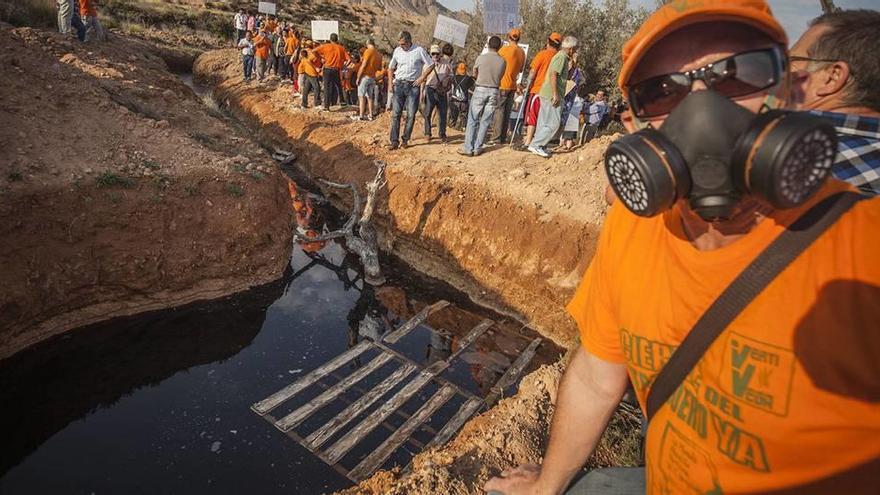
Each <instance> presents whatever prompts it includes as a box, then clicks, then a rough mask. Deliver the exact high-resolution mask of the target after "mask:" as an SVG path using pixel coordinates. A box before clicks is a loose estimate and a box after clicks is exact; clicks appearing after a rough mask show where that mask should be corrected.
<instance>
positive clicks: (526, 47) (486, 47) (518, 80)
mask: <svg viewBox="0 0 880 495" xmlns="http://www.w3.org/2000/svg"><path fill="white" fill-rule="evenodd" d="M489 38H491V36H486V44H485V45H483V51H482V52H480V55H482V54H484V53H486V52H488V51H489ZM509 44H510V41H505V42H504V43H502V45H501V46H506V45H509ZM517 45H519V47H520V48H522V49H523V51H524V52H525V54H526V56H525V57H524V58H523V60H528V59H529V45H528V44H526V43H517ZM525 67H526V65H525V64H523V68H525ZM522 76H523V75H522V71H520V73H519V74H518V75H517V76H516V83H517V84H519V83H521V82H522Z"/></svg>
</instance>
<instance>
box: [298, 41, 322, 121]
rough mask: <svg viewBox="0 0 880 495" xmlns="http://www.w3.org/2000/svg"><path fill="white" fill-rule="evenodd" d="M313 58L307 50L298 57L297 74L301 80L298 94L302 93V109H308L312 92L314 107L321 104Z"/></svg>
mask: <svg viewBox="0 0 880 495" xmlns="http://www.w3.org/2000/svg"><path fill="white" fill-rule="evenodd" d="M313 59H314V56H313V55H312V53H311V52H310V51H309V50H306V49H303V50H302V52H301V53H300V57H299V66H298V67H297V69H296V70H297V72H299V73H300V75H301V76H302V78H303V82H302V85H301V86H300V92H301V93H302V100H301V101H302V105H301V106H302V108H309V104H308V102H309V93H311V92H313V91H314V94H315V107H317V106H318V105H320V104H321V85H320V84H319V83H318V70H317V69H316V68H315V65H314V63H313V62H312V60H313Z"/></svg>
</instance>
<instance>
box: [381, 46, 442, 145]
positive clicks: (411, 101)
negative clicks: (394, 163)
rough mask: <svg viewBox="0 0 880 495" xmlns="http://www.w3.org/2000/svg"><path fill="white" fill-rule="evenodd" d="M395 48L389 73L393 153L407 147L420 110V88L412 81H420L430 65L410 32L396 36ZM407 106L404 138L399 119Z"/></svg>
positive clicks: (389, 65)
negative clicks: (391, 87) (391, 93)
mask: <svg viewBox="0 0 880 495" xmlns="http://www.w3.org/2000/svg"><path fill="white" fill-rule="evenodd" d="M397 43H398V46H397V48H395V49H394V53H393V54H392V55H391V63H390V64H388V70H390V71H391V75H392V79H393V81H394V90H393V91H394V93H393V95H392V98H391V104H392V109H393V111H392V114H391V136H390V142H389V149H392V150H395V149H397V148H398V147H399V146H403V147H404V148H406V146H407V144H408V143H409V138H410V136H412V130H413V125H414V124H415V121H416V112H418V108H419V87H418V86H416V84H415V81H416V79H418V78H419V75H420V74H421V73H422V69H424V67H425V65H430V64H432V63H434V62H433V60H431V57H429V56H428V52H426V51H425V49H424V48H422V47H420V46H419V45H416V44H413V42H412V35H411V34H410V33H409V31H401V32H400V35H399V36H398V37H397ZM404 105H406V127H405V128H404V130H403V136H402V139H401V135H400V117H401V114H402V113H403V106H404Z"/></svg>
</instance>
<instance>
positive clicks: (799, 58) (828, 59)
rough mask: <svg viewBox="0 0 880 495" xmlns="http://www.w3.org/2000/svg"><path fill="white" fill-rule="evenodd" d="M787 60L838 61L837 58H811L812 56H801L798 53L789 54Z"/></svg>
mask: <svg viewBox="0 0 880 495" xmlns="http://www.w3.org/2000/svg"><path fill="white" fill-rule="evenodd" d="M788 60H790V61H791V62H829V63H830V62H839V60H834V59H830V58H812V57H801V56H800V55H791V56H790V57H788Z"/></svg>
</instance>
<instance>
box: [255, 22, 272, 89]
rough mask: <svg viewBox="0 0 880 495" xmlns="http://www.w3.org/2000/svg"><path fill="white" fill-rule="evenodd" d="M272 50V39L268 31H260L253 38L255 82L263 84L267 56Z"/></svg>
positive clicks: (267, 62)
mask: <svg viewBox="0 0 880 495" xmlns="http://www.w3.org/2000/svg"><path fill="white" fill-rule="evenodd" d="M271 50H272V38H271V37H270V36H269V31H267V30H266V29H261V30H260V34H258V35H257V36H256V37H255V38H254V57H255V60H256V62H255V65H256V68H257V80H258V81H259V82H263V79H264V78H265V77H266V69H267V68H268V65H269V54H270V52H271Z"/></svg>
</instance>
